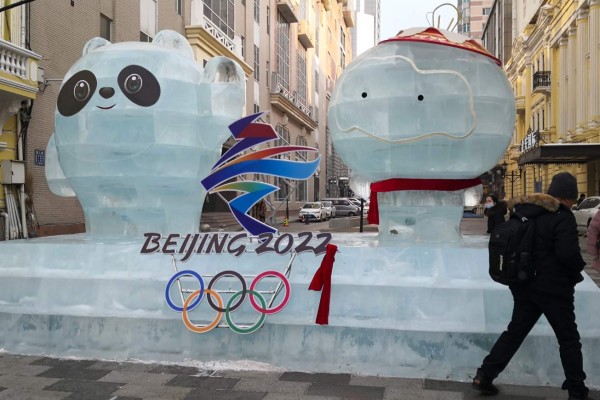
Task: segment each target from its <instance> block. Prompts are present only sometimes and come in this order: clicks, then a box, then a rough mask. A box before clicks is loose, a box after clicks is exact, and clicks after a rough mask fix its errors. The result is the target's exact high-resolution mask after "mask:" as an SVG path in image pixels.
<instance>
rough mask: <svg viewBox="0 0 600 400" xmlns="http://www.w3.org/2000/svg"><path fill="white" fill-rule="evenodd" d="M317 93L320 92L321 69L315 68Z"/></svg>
mask: <svg viewBox="0 0 600 400" xmlns="http://www.w3.org/2000/svg"><path fill="white" fill-rule="evenodd" d="M315 93H319V70H318V69H315Z"/></svg>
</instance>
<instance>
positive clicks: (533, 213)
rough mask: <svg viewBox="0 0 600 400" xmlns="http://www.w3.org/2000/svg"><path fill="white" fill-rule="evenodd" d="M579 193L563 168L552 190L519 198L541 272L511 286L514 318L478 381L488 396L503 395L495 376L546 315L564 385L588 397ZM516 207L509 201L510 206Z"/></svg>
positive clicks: (574, 396)
mask: <svg viewBox="0 0 600 400" xmlns="http://www.w3.org/2000/svg"><path fill="white" fill-rule="evenodd" d="M577 194H578V190H577V180H576V178H575V177H574V176H573V175H571V174H569V173H566V172H561V173H559V174H556V175H555V176H554V177H553V178H552V182H551V183H550V187H549V188H548V194H543V193H536V194H534V195H531V196H528V197H525V198H520V199H516V200H515V204H514V208H515V211H517V212H519V214H521V215H523V216H525V217H527V218H535V221H536V230H535V239H534V249H533V260H534V265H535V269H536V276H535V277H534V278H533V280H531V281H530V282H528V283H527V284H523V285H518V286H517V285H513V286H510V290H511V292H512V295H513V299H514V308H513V313H512V319H511V321H510V323H509V324H508V328H507V329H506V331H505V332H503V333H502V334H501V335H500V337H499V338H498V340H497V341H496V344H494V346H493V347H492V350H491V352H490V354H489V355H488V356H487V357H485V358H484V360H483V364H482V365H481V367H480V368H479V369H477V374H476V376H475V378H474V379H473V387H474V388H475V389H477V390H479V391H480V392H482V393H484V394H488V395H495V394H497V393H498V389H497V388H496V386H494V384H493V383H492V382H493V380H494V379H496V377H497V376H498V375H499V374H500V373H501V372H502V371H503V370H504V368H506V366H507V365H508V363H509V362H510V360H511V358H512V357H513V356H514V354H515V353H516V352H517V350H518V349H519V347H520V346H521V343H523V340H525V337H527V335H528V334H529V331H531V329H532V328H533V326H534V325H535V323H536V322H537V320H538V319H539V318H540V317H541V316H542V314H543V315H544V316H545V317H546V319H547V320H548V322H549V323H550V326H551V327H552V329H553V330H554V334H555V335H556V338H557V339H558V344H559V351H560V359H561V362H562V367H563V370H564V373H565V378H566V379H565V381H564V382H563V384H562V389H563V390H568V392H569V400H585V399H589V398H588V392H589V390H588V388H587V387H586V386H585V383H584V381H585V378H586V375H585V372H584V371H583V356H582V353H581V341H580V336H579V332H578V331H577V324H576V323H575V285H576V284H577V283H579V282H581V281H582V280H583V276H582V275H581V271H582V270H583V267H584V266H585V262H584V261H583V258H582V257H581V250H580V248H579V238H578V235H577V223H576V221H575V217H574V216H573V213H572V212H571V207H572V206H573V204H575V202H576V200H577ZM511 202H512V201H511ZM512 206H513V204H509V209H512ZM590 400H591V399H590Z"/></svg>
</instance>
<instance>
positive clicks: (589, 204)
mask: <svg viewBox="0 0 600 400" xmlns="http://www.w3.org/2000/svg"><path fill="white" fill-rule="evenodd" d="M598 208H600V196H590V197H587V198H586V199H585V200H583V201H582V202H581V203H580V204H579V206H577V207H576V208H575V209H574V210H573V215H575V220H576V221H577V230H578V231H579V232H587V228H588V225H589V224H590V221H591V220H592V218H594V215H596V212H598Z"/></svg>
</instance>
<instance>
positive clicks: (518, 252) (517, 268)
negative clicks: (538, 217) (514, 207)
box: [488, 212, 535, 285]
mask: <svg viewBox="0 0 600 400" xmlns="http://www.w3.org/2000/svg"><path fill="white" fill-rule="evenodd" d="M534 236H535V219H533V218H526V217H524V216H522V215H520V214H519V213H517V212H515V213H513V214H511V216H510V218H509V219H508V221H506V222H504V223H502V224H500V225H498V226H496V228H494V230H493V231H492V233H491V235H490V242H489V245H488V248H489V253H490V269H489V273H490V276H491V277H492V279H493V280H495V281H496V282H498V283H501V284H503V285H518V284H523V283H527V282H529V281H530V280H531V279H532V278H533V277H534V276H535V267H534V265H533V241H534Z"/></svg>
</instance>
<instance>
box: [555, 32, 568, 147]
mask: <svg viewBox="0 0 600 400" xmlns="http://www.w3.org/2000/svg"><path fill="white" fill-rule="evenodd" d="M558 52H559V62H560V64H559V71H558V75H559V76H558V79H559V81H558V85H559V90H558V96H559V97H558V138H562V139H566V138H567V115H568V105H567V103H568V98H569V96H568V93H567V79H566V78H567V73H568V71H567V38H564V37H563V38H560V40H559V42H558ZM558 138H557V139H558Z"/></svg>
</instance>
